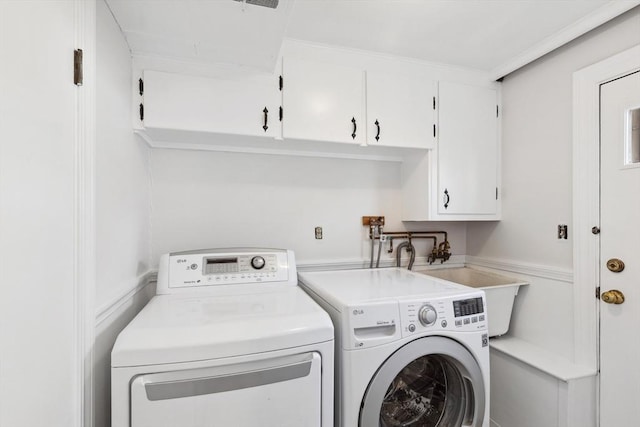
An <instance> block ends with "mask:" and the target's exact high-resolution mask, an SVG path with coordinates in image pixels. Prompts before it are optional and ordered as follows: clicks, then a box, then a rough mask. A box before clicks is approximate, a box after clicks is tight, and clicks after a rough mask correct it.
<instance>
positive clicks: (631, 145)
mask: <svg viewBox="0 0 640 427" xmlns="http://www.w3.org/2000/svg"><path fill="white" fill-rule="evenodd" d="M600 99H601V100H600V112H601V119H600V124H601V141H600V159H601V160H600V161H601V178H600V179H601V209H600V210H601V212H600V215H601V220H600V225H601V237H600V245H601V246H600V260H601V262H600V289H601V292H602V293H601V299H600V426H601V427H627V426H628V427H631V426H636V425H638V419H640V405H638V402H639V399H640V341H639V340H638V330H639V328H640V227H639V222H640V72H636V73H635V74H631V75H629V76H626V77H624V78H621V79H618V80H614V81H612V82H609V83H606V84H604V85H602V86H601V98H600ZM616 259H617V260H620V261H622V262H624V269H622V271H619V272H614V271H611V269H613V270H616V261H615V260H616ZM620 268H621V264H620V263H617V269H620ZM623 297H624V301H623V300H622V298H623Z"/></svg>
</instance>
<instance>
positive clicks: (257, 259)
mask: <svg viewBox="0 0 640 427" xmlns="http://www.w3.org/2000/svg"><path fill="white" fill-rule="evenodd" d="M264 264H265V261H264V258H262V257H261V256H254V257H253V258H251V267H253V268H255V269H256V270H260V269H261V268H263V267H264Z"/></svg>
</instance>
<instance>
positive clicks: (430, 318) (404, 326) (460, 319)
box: [400, 292, 488, 337]
mask: <svg viewBox="0 0 640 427" xmlns="http://www.w3.org/2000/svg"><path fill="white" fill-rule="evenodd" d="M487 320H488V319H487V316H486V306H485V299H484V295H483V293H476V292H473V293H469V294H468V295H462V296H455V297H441V298H436V299H423V300H408V301H400V323H401V332H402V336H403V337H405V336H409V335H413V334H416V333H421V332H426V331H430V332H432V331H438V330H441V331H462V332H464V331H468V332H472V331H478V330H483V329H487V328H488V326H487Z"/></svg>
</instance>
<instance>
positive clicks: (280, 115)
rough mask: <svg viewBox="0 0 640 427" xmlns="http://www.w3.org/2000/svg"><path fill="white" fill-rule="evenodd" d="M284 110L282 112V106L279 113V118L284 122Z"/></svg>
mask: <svg viewBox="0 0 640 427" xmlns="http://www.w3.org/2000/svg"><path fill="white" fill-rule="evenodd" d="M283 112H284V111H283V110H282V106H280V111H279V113H278V117H279V118H280V121H282V114H283Z"/></svg>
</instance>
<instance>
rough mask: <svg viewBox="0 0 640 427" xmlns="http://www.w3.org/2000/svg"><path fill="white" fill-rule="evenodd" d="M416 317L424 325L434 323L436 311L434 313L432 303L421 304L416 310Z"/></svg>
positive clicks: (436, 316) (436, 315) (436, 317)
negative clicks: (417, 310)
mask: <svg viewBox="0 0 640 427" xmlns="http://www.w3.org/2000/svg"><path fill="white" fill-rule="evenodd" d="M418 319H420V323H422V324H423V325H424V326H431V325H433V324H434V323H436V320H437V319H438V313H436V309H435V308H433V306H432V305H429V304H427V305H423V306H422V307H421V308H420V311H419V312H418Z"/></svg>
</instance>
